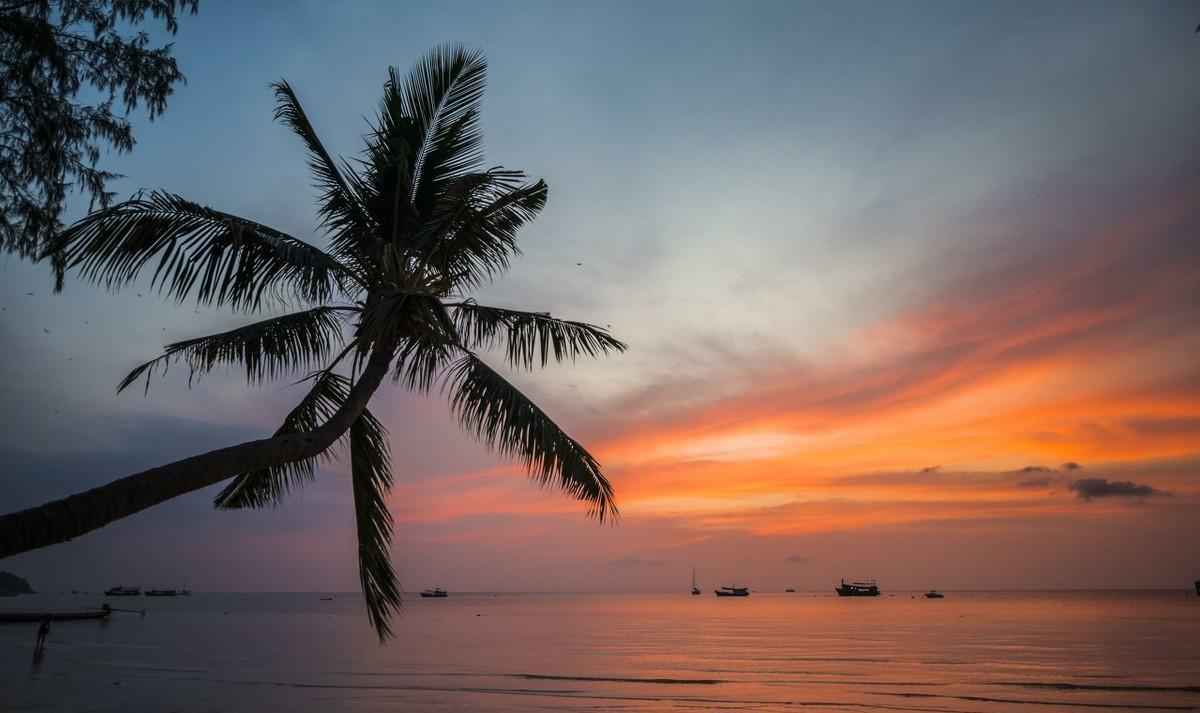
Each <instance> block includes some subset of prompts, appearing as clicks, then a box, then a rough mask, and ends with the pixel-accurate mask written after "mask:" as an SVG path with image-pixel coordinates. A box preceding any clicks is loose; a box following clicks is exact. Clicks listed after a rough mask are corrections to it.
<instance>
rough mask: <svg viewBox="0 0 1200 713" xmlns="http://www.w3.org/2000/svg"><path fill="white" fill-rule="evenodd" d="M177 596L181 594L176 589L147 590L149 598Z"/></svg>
mask: <svg viewBox="0 0 1200 713" xmlns="http://www.w3.org/2000/svg"><path fill="white" fill-rule="evenodd" d="M177 594H179V592H177V591H175V590H174V589H147V590H146V596H147V597H173V596H175V595H177Z"/></svg>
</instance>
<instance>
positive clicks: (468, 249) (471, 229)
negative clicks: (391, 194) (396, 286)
mask: <svg viewBox="0 0 1200 713" xmlns="http://www.w3.org/2000/svg"><path fill="white" fill-rule="evenodd" d="M504 174H505V175H504V178H503V180H497V181H493V182H489V183H487V184H485V186H484V187H483V190H479V191H476V192H475V193H474V195H472V197H471V200H470V201H469V202H467V204H466V205H465V206H454V205H453V204H452V203H451V202H450V201H453V200H456V199H457V197H456V196H455V195H454V194H453V193H449V192H448V193H447V194H446V195H445V196H444V197H443V204H442V205H440V206H439V213H440V214H442V215H451V216H452V219H451V221H450V222H449V223H448V225H446V226H444V228H442V226H438V228H442V229H440V230H439V232H440V234H438V233H433V232H432V230H431V231H430V232H429V233H426V234H424V235H422V237H421V243H420V245H421V247H420V253H421V255H420V259H422V260H423V261H424V262H425V263H426V264H427V265H428V266H429V268H430V269H433V270H437V271H439V272H440V273H441V274H443V275H447V276H452V277H453V278H454V280H455V282H456V284H459V285H462V286H465V287H474V286H477V285H479V284H481V283H483V282H484V281H486V280H488V279H491V278H492V277H493V276H495V275H496V274H498V273H500V272H502V271H504V270H506V269H508V262H509V259H510V258H511V257H512V256H514V255H519V254H520V253H521V250H520V248H518V247H517V231H518V230H520V229H521V226H523V225H525V224H526V223H528V222H529V221H531V220H533V219H534V218H535V217H537V214H538V213H539V212H541V210H542V208H543V207H544V206H545V205H546V199H547V197H548V196H549V192H550V191H549V188H548V187H547V186H546V182H545V181H538V182H536V183H527V184H523V185H519V184H518V181H519V179H521V178H524V175H523V174H521V173H518V172H515V171H506V172H504ZM472 203H475V204H476V205H472ZM435 220H437V218H436V217H435ZM434 236H436V237H434Z"/></svg>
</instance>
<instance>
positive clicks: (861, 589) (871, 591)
mask: <svg viewBox="0 0 1200 713" xmlns="http://www.w3.org/2000/svg"><path fill="white" fill-rule="evenodd" d="M834 591H835V592H837V594H838V596H839V597H878V596H879V585H877V584H875V580H873V579H872V580H870V581H868V582H851V583H850V584H846V580H844V579H843V580H842V584H841V586H840V587H835V588H834Z"/></svg>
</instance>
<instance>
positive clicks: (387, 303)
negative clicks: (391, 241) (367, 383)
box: [357, 289, 458, 351]
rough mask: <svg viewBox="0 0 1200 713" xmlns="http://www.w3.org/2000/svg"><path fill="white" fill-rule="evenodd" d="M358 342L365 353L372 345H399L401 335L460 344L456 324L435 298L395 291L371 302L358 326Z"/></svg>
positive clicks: (364, 310) (387, 292)
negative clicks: (456, 333)
mask: <svg viewBox="0 0 1200 713" xmlns="http://www.w3.org/2000/svg"><path fill="white" fill-rule="evenodd" d="M357 331H358V338H359V343H360V344H361V345H362V348H363V350H364V351H365V350H366V348H367V347H368V346H369V345H370V344H374V343H379V342H383V341H387V340H389V339H390V340H392V341H393V342H394V341H395V338H396V337H397V336H399V335H411V336H413V337H414V338H417V339H421V340H425V341H437V342H440V343H443V344H452V343H455V342H457V341H458V340H457V337H456V335H455V332H454V320H453V319H451V317H450V315H449V313H448V312H447V311H446V308H445V307H444V306H443V305H442V303H441V302H439V301H438V300H437V298H435V297H434V296H433V295H430V294H428V293H425V292H419V291H407V290H402V289H391V290H387V291H385V292H381V293H380V294H379V296H378V297H373V298H372V299H371V300H369V301H368V302H367V304H366V306H365V307H364V308H363V310H362V316H361V318H360V319H359V323H358V330H357Z"/></svg>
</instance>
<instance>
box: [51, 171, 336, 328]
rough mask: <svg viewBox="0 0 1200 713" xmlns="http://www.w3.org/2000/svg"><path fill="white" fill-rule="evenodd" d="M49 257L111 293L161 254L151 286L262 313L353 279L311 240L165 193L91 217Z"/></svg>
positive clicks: (321, 297)
mask: <svg viewBox="0 0 1200 713" xmlns="http://www.w3.org/2000/svg"><path fill="white" fill-rule="evenodd" d="M47 255H49V256H53V257H54V258H55V259H56V260H60V261H61V262H62V264H64V265H66V267H67V268H68V269H78V270H79V273H80V275H81V276H82V277H83V278H84V279H87V280H90V281H92V282H96V283H98V284H103V285H105V286H106V287H108V288H109V289H117V288H119V287H122V286H124V285H127V284H129V283H130V282H132V281H133V280H135V279H136V278H137V277H138V275H139V274H141V271H142V269H143V268H145V267H146V266H147V265H148V264H149V263H151V262H152V261H153V260H154V259H155V258H156V257H157V258H158V264H157V266H156V268H155V270H154V274H153V276H152V279H151V284H152V286H153V287H155V288H157V289H158V290H159V292H161V293H164V294H166V295H169V296H171V297H173V298H175V299H176V300H177V301H180V302H182V301H184V300H186V299H188V298H189V297H191V296H193V295H194V296H195V298H196V300H197V301H198V302H199V303H201V304H212V305H230V306H232V307H233V308H234V309H240V310H245V311H256V310H258V309H260V308H261V307H262V303H263V299H264V297H270V298H273V299H278V300H280V301H283V300H285V299H286V297H287V296H289V295H290V296H294V297H297V298H299V299H300V300H303V301H306V302H309V303H319V302H324V301H326V300H328V299H329V297H330V296H332V295H333V294H334V293H335V291H338V290H340V291H343V292H344V291H346V289H347V288H348V287H349V286H351V285H350V283H351V281H352V280H353V279H354V277H353V276H352V275H351V273H350V271H349V270H348V269H347V268H346V267H344V266H343V265H342V264H340V263H339V262H338V261H337V260H335V259H334V258H333V257H331V256H330V255H328V254H327V253H325V252H323V251H322V250H320V249H318V248H316V247H313V246H312V245H309V244H308V243H305V242H303V241H301V240H297V239H296V238H293V237H291V236H289V235H286V234H284V233H281V232H279V231H277V230H274V229H273V228H268V227H266V226H264V225H260V224H258V223H255V222H253V221H249V220H246V219H244V218H239V217H237V216H234V215H230V214H228V213H222V212H220V211H216V210H213V209H211V208H206V207H204V206H202V205H199V204H197V203H192V202H191V201H187V200H184V199H183V198H180V197H179V196H176V195H173V194H170V193H161V192H154V193H150V194H149V195H148V196H146V197H143V196H138V197H135V198H134V199H132V200H129V201H126V202H124V203H120V204H118V205H115V206H112V207H111V208H107V209H104V210H100V211H97V212H95V213H92V214H91V215H89V216H87V217H86V218H84V219H82V220H80V221H79V222H77V223H75V224H74V225H72V226H71V227H70V228H68V229H66V230H65V231H63V232H62V233H61V234H60V235H59V236H58V237H57V238H56V239H55V240H54V241H53V243H52V245H51V247H50V249H49V250H48V251H47Z"/></svg>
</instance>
